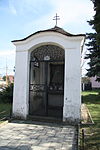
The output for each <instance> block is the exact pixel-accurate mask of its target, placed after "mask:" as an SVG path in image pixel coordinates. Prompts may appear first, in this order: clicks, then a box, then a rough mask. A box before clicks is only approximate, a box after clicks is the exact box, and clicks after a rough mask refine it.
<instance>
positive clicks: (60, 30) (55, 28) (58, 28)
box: [12, 26, 85, 42]
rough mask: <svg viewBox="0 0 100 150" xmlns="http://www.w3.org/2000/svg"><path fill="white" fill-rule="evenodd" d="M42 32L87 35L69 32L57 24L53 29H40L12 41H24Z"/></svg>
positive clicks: (72, 35) (71, 35) (70, 35)
mask: <svg viewBox="0 0 100 150" xmlns="http://www.w3.org/2000/svg"><path fill="white" fill-rule="evenodd" d="M42 32H57V33H61V34H63V35H65V36H69V37H76V36H85V34H71V33H69V32H66V31H65V30H64V29H62V28H60V27H58V26H55V27H53V28H51V29H47V30H40V31H37V32H35V33H33V34H31V35H29V36H27V37H26V38H23V39H20V40H14V41H12V42H19V41H24V40H26V39H28V38H29V37H31V36H33V35H36V34H38V33H42Z"/></svg>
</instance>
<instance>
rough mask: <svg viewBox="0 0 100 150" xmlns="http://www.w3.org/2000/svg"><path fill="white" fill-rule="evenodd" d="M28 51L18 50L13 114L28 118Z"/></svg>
mask: <svg viewBox="0 0 100 150" xmlns="http://www.w3.org/2000/svg"><path fill="white" fill-rule="evenodd" d="M28 88H29V63H28V52H27V51H25V52H16V65H15V80H14V97H13V116H15V117H20V118H26V116H27V114H28V91H29V89H28Z"/></svg>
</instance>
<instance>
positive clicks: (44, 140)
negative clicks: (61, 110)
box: [0, 121, 75, 150]
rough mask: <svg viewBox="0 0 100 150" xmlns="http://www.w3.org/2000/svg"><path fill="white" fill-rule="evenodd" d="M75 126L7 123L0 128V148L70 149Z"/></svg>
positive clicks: (11, 149) (4, 149) (23, 149)
mask: <svg viewBox="0 0 100 150" xmlns="http://www.w3.org/2000/svg"><path fill="white" fill-rule="evenodd" d="M74 138H75V127H73V126H60V125H54V124H50V125H49V124H47V125H46V124H45V125H44V124H43V125H38V124H37V125H36V123H35V124H34V123H33V122H32V124H28V123H26V124H25V123H24V122H23V121H22V122H20V123H19V122H17V121H16V122H14V123H8V124H6V125H5V126H3V127H1V128H0V150H72V145H73V144H74V141H75V139H74Z"/></svg>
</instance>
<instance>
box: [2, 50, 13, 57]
mask: <svg viewBox="0 0 100 150" xmlns="http://www.w3.org/2000/svg"><path fill="white" fill-rule="evenodd" d="M11 55H15V50H4V51H0V57H3V56H5V57H6V56H11Z"/></svg>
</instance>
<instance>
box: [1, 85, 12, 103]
mask: <svg viewBox="0 0 100 150" xmlns="http://www.w3.org/2000/svg"><path fill="white" fill-rule="evenodd" d="M12 101H13V84H12V83H11V84H10V85H9V86H7V87H5V88H2V90H1V91H0V102H4V103H12Z"/></svg>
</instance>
